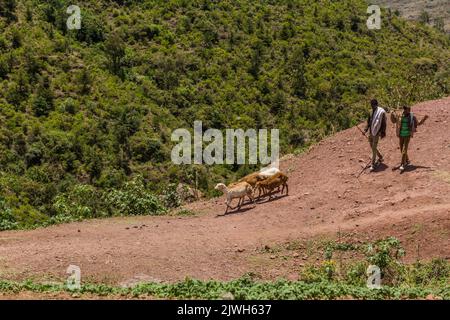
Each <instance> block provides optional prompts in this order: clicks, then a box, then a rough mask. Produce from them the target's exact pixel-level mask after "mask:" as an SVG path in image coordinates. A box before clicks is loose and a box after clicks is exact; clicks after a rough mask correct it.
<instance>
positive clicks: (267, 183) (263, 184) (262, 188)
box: [256, 172, 289, 200]
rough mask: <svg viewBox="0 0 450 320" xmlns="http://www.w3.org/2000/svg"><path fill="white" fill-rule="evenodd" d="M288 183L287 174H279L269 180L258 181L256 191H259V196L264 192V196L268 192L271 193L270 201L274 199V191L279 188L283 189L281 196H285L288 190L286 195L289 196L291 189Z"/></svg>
mask: <svg viewBox="0 0 450 320" xmlns="http://www.w3.org/2000/svg"><path fill="white" fill-rule="evenodd" d="M287 181H288V177H287V176H286V175H285V174H283V173H281V172H279V173H277V174H275V175H274V176H272V177H270V178H269V179H266V180H263V181H258V182H257V183H256V189H258V190H259V194H261V192H262V193H263V194H264V195H266V194H267V192H269V200H270V199H271V198H272V192H273V190H275V189H277V188H279V187H282V189H281V194H283V192H284V189H286V194H289V187H288V184H287Z"/></svg>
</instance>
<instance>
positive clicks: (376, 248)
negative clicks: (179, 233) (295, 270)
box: [0, 238, 450, 300]
mask: <svg viewBox="0 0 450 320" xmlns="http://www.w3.org/2000/svg"><path fill="white" fill-rule="evenodd" d="M362 247H364V248H365V249H364V251H365V252H366V253H367V259H365V260H361V261H357V262H353V263H349V264H348V265H347V266H346V267H345V269H346V270H347V274H346V275H345V276H344V277H340V276H337V273H335V265H334V262H333V261H332V260H331V256H330V255H329V252H330V251H328V253H327V254H326V255H327V257H326V258H327V259H326V260H325V261H323V263H322V265H321V266H319V267H317V266H307V267H305V268H304V269H303V270H302V271H301V280H300V281H287V280H277V281H273V282H262V281H257V280H255V277H254V276H252V275H250V274H247V275H245V276H243V277H242V278H240V279H237V280H233V281H230V282H220V281H198V280H192V279H186V280H185V281H182V282H179V283H174V284H164V283H163V284H162V283H144V284H138V285H137V286H135V287H132V288H119V287H111V286H106V285H101V284H84V285H82V286H81V289H79V290H78V289H77V290H69V289H68V288H67V286H65V285H63V284H38V283H34V282H32V281H25V282H22V283H16V282H11V281H1V280H0V292H10V293H17V292H20V291H32V292H37V293H45V292H68V293H71V294H76V295H79V294H94V295H115V296H126V297H135V298H138V297H146V296H147V297H148V296H150V297H158V298H176V299H224V298H225V297H227V298H229V297H230V294H231V296H232V297H233V298H234V299H263V300H273V299H338V298H355V299H420V298H426V297H428V296H429V295H432V296H433V298H435V299H446V300H448V299H450V286H449V281H450V264H449V262H447V261H445V260H443V259H435V260H432V261H430V262H427V263H426V262H416V263H415V264H412V265H406V264H403V263H401V262H400V261H399V260H398V258H399V253H400V252H402V248H401V246H400V243H399V242H398V240H397V239H395V238H388V239H384V240H380V241H377V242H375V243H373V244H366V245H364V246H361V248H362ZM356 248H357V246H354V245H345V244H344V245H342V246H333V249H332V250H358V249H356ZM373 263H378V266H379V267H380V269H381V271H382V287H381V288H380V289H369V288H367V286H366V282H367V275H366V270H367V266H368V265H369V264H373ZM330 270H331V271H330Z"/></svg>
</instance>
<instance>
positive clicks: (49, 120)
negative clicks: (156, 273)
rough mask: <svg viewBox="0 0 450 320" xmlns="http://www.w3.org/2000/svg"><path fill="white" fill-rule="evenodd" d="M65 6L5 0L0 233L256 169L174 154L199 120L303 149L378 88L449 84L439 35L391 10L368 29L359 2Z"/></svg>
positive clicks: (145, 207)
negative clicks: (185, 161)
mask: <svg viewBox="0 0 450 320" xmlns="http://www.w3.org/2000/svg"><path fill="white" fill-rule="evenodd" d="M71 4H73V3H71V2H70V1H65V0H45V1H44V0H42V1H41V0H0V87H1V89H0V230H6V229H18V228H28V227H35V226H39V225H42V226H43V225H48V224H52V223H57V222H64V221H72V220H78V219H84V218H90V217H106V216H113V215H129V214H163V213H165V212H167V211H168V210H169V209H170V208H171V207H174V206H178V205H179V204H180V199H179V197H178V194H177V192H176V191H175V187H176V186H177V184H178V183H180V182H181V183H184V184H186V185H189V186H191V187H196V188H198V189H200V190H201V191H202V192H203V193H205V194H206V195H207V196H213V195H214V192H212V191H211V190H212V189H213V188H212V187H213V185H214V183H217V182H220V181H225V182H227V181H230V180H231V179H233V178H235V177H237V176H242V175H243V174H245V173H247V172H249V171H250V170H252V169H254V168H251V167H250V166H238V165H235V166H233V165H221V166H218V165H217V166H201V165H196V166H177V165H174V164H173V163H172V162H171V159H170V154H171V149H172V147H173V145H174V142H171V133H172V131H173V130H174V129H176V128H188V129H190V130H191V129H192V127H193V123H194V120H201V121H203V129H204V130H206V129H208V128H217V129H225V128H242V129H244V130H246V129H249V128H255V129H261V128H267V129H272V128H278V129H279V130H280V140H281V146H280V148H281V153H282V154H288V153H299V152H302V151H303V150H305V149H306V148H307V147H308V146H310V145H311V144H313V143H315V142H317V141H319V140H321V139H322V138H323V137H325V136H327V135H330V134H332V133H334V132H337V131H339V130H342V129H345V128H349V127H351V126H353V125H355V124H357V123H358V122H359V121H361V120H363V119H364V118H365V117H366V115H367V112H368V109H369V105H368V101H369V99H371V98H373V97H376V98H378V99H379V101H380V102H381V104H382V105H383V106H385V107H386V108H388V109H393V108H398V107H400V106H401V105H402V104H411V103H414V102H418V101H424V100H430V99H435V98H438V97H443V96H448V95H449V93H450V63H449V62H450V38H449V36H448V35H446V34H445V33H443V32H442V31H440V30H439V29H437V28H433V27H432V26H428V25H426V24H424V23H420V22H417V23H415V22H410V21H406V20H403V18H401V17H399V16H398V13H397V14H396V13H395V12H393V11H390V10H383V11H382V27H381V29H380V30H369V29H368V28H367V26H366V20H367V18H368V16H369V15H368V14H367V7H368V4H367V3H366V2H365V1H362V0H339V1H338V0H320V1H309V0H258V1H250V0H233V1H231V0H221V1H218V0H169V1H167V0H136V1H132V0H115V1H113V0H98V1H84V0H78V1H77V5H78V6H79V7H80V8H81V18H82V20H81V29H79V30H68V29H67V26H66V21H67V19H68V17H69V16H70V14H68V13H67V12H66V10H67V8H68V7H69V5H71ZM361 138H362V137H361ZM337 161H338V160H337ZM329 165H330V168H324V169H332V168H333V166H337V165H339V163H337V162H336V163H330V164H329Z"/></svg>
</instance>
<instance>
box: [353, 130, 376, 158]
mask: <svg viewBox="0 0 450 320" xmlns="http://www.w3.org/2000/svg"><path fill="white" fill-rule="evenodd" d="M356 127H357V128H358V129H359V131H361V133H362V134H363V135H364V136H365V137H366V138H368V137H367V133H365V132H364V131H362V130H361V128H360V127H359V126H356ZM377 151H378V153H379V154H381V152H380V151H379V150H378V149H377Z"/></svg>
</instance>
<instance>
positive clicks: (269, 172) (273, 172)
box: [259, 167, 280, 178]
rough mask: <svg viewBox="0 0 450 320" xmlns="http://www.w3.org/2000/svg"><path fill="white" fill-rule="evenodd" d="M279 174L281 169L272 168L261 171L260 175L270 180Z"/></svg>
mask: <svg viewBox="0 0 450 320" xmlns="http://www.w3.org/2000/svg"><path fill="white" fill-rule="evenodd" d="M277 173H280V169H278V168H275V167H272V168H267V167H266V168H262V169H261V170H260V171H259V175H260V176H262V177H266V178H270V177H272V176H274V175H276V174H277Z"/></svg>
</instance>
